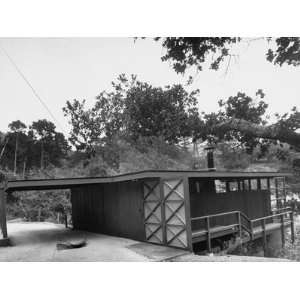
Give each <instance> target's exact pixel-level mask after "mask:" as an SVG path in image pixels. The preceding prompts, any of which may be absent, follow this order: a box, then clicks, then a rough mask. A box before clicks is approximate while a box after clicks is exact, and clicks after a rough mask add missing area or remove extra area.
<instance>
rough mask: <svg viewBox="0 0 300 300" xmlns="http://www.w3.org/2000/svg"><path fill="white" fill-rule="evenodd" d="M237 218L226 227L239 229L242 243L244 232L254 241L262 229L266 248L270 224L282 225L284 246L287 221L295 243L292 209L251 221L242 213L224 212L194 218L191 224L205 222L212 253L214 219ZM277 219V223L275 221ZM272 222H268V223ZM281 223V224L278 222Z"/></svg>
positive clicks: (209, 248) (283, 209)
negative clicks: (259, 229) (212, 220)
mask: <svg viewBox="0 0 300 300" xmlns="http://www.w3.org/2000/svg"><path fill="white" fill-rule="evenodd" d="M229 215H232V216H235V221H234V222H230V224H228V225H225V226H231V227H238V234H239V237H240V240H241V242H242V238H243V236H242V235H243V231H246V232H247V233H248V234H249V236H250V240H253V237H254V234H255V229H256V230H257V228H260V227H261V233H262V237H263V244H264V247H265V246H266V243H267V226H268V224H270V223H280V225H281V226H280V228H281V237H282V244H283V245H284V242H285V233H284V228H285V224H286V222H287V221H290V223H291V224H290V225H291V239H292V242H293V243H294V240H295V233H294V219H293V212H292V211H291V210H290V208H288V207H286V208H281V209H277V210H276V211H275V212H273V214H272V215H269V216H265V217H261V218H257V219H253V220H251V219H250V218H249V217H248V216H247V215H246V214H244V213H243V212H241V211H230V212H224V213H219V214H213V215H206V216H201V217H194V218H191V222H195V221H201V220H204V221H205V231H206V235H207V248H208V251H209V252H211V240H212V237H211V236H212V229H213V228H212V226H211V219H214V218H220V217H224V216H229ZM275 219H276V222H274V220H275ZM269 220H270V221H271V222H268V221H269ZM278 221H279V222H278ZM257 223H259V224H260V226H259V225H258V226H255V225H256V224H257Z"/></svg>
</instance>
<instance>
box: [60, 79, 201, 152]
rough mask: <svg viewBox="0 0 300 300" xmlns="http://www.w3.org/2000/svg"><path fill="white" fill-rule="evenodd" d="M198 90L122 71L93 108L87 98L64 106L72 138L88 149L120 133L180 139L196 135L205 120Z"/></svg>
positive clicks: (171, 140)
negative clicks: (152, 82) (153, 83)
mask: <svg viewBox="0 0 300 300" xmlns="http://www.w3.org/2000/svg"><path fill="white" fill-rule="evenodd" d="M197 94H198V90H196V91H193V92H191V93H188V92H187V91H185V90H184V88H183V87H182V86H181V85H173V86H166V87H164V88H161V87H153V86H151V85H150V84H148V83H145V82H141V81H138V80H137V78H136V76H131V78H130V79H127V78H126V76H125V75H123V74H122V75H120V76H119V77H118V79H117V81H116V82H113V83H112V91H111V92H106V91H103V92H101V93H100V94H99V95H98V96H97V97H96V102H95V105H94V106H93V107H92V108H89V109H87V108H85V107H84V105H85V101H84V100H83V101H82V102H79V101H78V100H74V101H73V102H69V101H68V102H67V105H66V107H64V108H63V110H64V112H65V115H66V116H69V117H70V123H71V125H72V129H71V139H70V141H71V143H72V144H73V145H74V146H76V148H77V149H78V150H82V149H84V150H86V151H91V149H94V148H95V147H96V146H97V145H98V146H99V145H100V146H101V145H104V144H105V143H109V141H110V140H112V139H113V138H114V137H115V136H117V135H119V136H123V137H126V138H127V139H130V140H132V141H136V140H137V139H138V138H139V137H152V136H160V137H162V138H163V139H164V140H165V141H166V142H168V143H173V144H176V143H179V142H180V141H182V140H183V139H185V138H189V137H192V135H193V134H194V132H193V129H194V127H195V126H196V125H195V124H197V125H199V123H200V122H201V120H200V118H199V114H198V107H197ZM79 139H80V140H79Z"/></svg>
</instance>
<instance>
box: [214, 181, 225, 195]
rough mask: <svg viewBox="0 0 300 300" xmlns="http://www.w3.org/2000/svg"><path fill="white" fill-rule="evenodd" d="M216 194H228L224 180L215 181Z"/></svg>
mask: <svg viewBox="0 0 300 300" xmlns="http://www.w3.org/2000/svg"><path fill="white" fill-rule="evenodd" d="M215 186H216V193H226V182H225V181H223V180H215Z"/></svg>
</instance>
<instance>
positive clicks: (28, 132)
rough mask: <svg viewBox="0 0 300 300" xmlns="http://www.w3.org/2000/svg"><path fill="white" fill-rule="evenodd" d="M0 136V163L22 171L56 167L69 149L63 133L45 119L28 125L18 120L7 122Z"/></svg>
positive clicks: (4, 166) (6, 167)
mask: <svg viewBox="0 0 300 300" xmlns="http://www.w3.org/2000/svg"><path fill="white" fill-rule="evenodd" d="M8 127H9V131H8V132H7V133H6V134H5V136H3V138H2V139H0V154H1V155H0V166H1V167H2V168H4V169H8V170H13V169H15V171H17V172H18V173H21V172H22V173H24V172H25V171H26V170H30V169H32V168H39V167H46V166H48V165H50V164H51V165H55V166H59V165H60V161H61V159H62V158H65V157H66V155H67V151H68V149H69V146H68V143H67V140H66V139H65V137H64V135H63V134H62V133H60V132H57V131H56V128H55V125H54V124H53V123H52V122H50V121H48V120H38V121H36V122H33V123H32V124H31V125H30V126H29V128H27V126H26V125H25V124H24V123H23V122H21V121H20V120H17V121H13V122H11V123H10V124H9V126H8Z"/></svg>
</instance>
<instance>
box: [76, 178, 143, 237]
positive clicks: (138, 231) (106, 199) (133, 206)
mask: <svg viewBox="0 0 300 300" xmlns="http://www.w3.org/2000/svg"><path fill="white" fill-rule="evenodd" d="M71 202H72V216H73V225H74V228H75V229H82V230H88V231H92V232H99V233H104V234H109V235H114V236H120V237H125V238H131V239H135V240H140V241H143V240H144V239H145V232H144V222H143V190H142V182H141V181H125V182H116V183H103V184H97V185H91V186H85V187H76V188H73V189H72V190H71Z"/></svg>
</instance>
